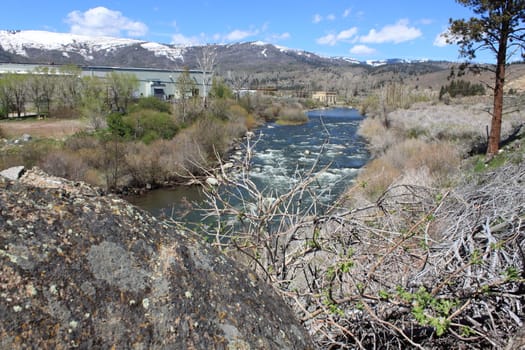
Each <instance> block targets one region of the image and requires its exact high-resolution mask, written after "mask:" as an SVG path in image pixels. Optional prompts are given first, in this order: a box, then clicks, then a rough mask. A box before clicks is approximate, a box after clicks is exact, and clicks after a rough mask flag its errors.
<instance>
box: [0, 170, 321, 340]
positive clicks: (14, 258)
mask: <svg viewBox="0 0 525 350" xmlns="http://www.w3.org/2000/svg"><path fill="white" fill-rule="evenodd" d="M0 269H1V271H0V348H2V349H16V348H41V349H65V348H74V347H78V348H83V349H91V348H103V349H110V348H116V349H309V348H313V346H312V343H311V340H310V338H309V336H308V334H307V333H306V332H305V330H304V329H303V327H302V326H301V324H300V323H299V322H298V321H297V320H296V319H295V317H294V314H293V313H292V312H291V311H290V309H289V308H288V307H287V305H286V304H285V303H284V302H283V301H282V300H281V299H280V298H279V296H278V295H276V294H275V293H274V292H273V291H272V288H271V287H269V286H268V285H265V284H264V283H262V282H261V281H260V280H258V278H257V277H256V275H255V274H253V273H250V272H247V271H244V270H243V269H241V268H239V267H238V266H236V264H235V263H234V262H232V261H231V260H229V259H228V258H226V257H224V256H223V255H221V254H220V253H219V252H217V251H216V250H215V249H213V248H212V247H210V246H209V245H207V244H205V243H203V242H202V240H201V238H200V237H195V236H192V235H191V234H190V233H185V232H177V230H175V229H174V228H173V227H172V226H171V225H170V224H169V223H167V222H162V221H159V220H157V219H155V218H154V217H152V216H150V215H149V214H147V213H145V212H144V211H141V210H139V209H137V208H136V207H134V206H132V205H130V204H128V203H127V202H125V201H124V200H121V199H119V198H118V197H116V196H113V195H105V194H103V193H102V191H100V190H97V189H95V188H92V187H90V186H87V185H85V184H83V183H73V182H69V181H66V180H64V179H60V178H53V177H50V176H48V175H46V174H44V173H43V172H41V171H39V170H38V169H32V170H30V171H28V172H26V173H25V174H24V175H23V176H22V177H21V178H20V180H18V181H11V180H8V179H5V178H0Z"/></svg>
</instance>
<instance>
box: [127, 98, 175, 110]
mask: <svg viewBox="0 0 525 350" xmlns="http://www.w3.org/2000/svg"><path fill="white" fill-rule="evenodd" d="M141 109H151V110H154V111H157V112H163V113H171V104H170V103H169V102H167V101H162V100H160V99H158V98H157V97H154V96H150V97H141V98H139V99H138V100H137V103H136V104H135V105H133V106H132V107H131V108H130V110H129V112H130V113H134V112H137V111H138V110H141Z"/></svg>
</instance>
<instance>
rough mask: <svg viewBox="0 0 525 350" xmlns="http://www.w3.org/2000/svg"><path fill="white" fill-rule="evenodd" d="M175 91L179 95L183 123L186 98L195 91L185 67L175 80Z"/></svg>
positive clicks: (193, 83) (192, 81)
mask: <svg viewBox="0 0 525 350" xmlns="http://www.w3.org/2000/svg"><path fill="white" fill-rule="evenodd" d="M176 89H177V93H178V95H179V106H180V110H181V117H182V122H183V123H184V122H186V114H187V101H188V97H191V96H192V95H193V91H194V90H195V81H194V80H193V79H192V78H191V76H190V71H189V70H188V68H187V67H186V68H184V71H183V72H182V73H181V75H179V77H178V78H177V83H176Z"/></svg>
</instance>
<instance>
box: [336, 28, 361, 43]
mask: <svg viewBox="0 0 525 350" xmlns="http://www.w3.org/2000/svg"><path fill="white" fill-rule="evenodd" d="M356 34H357V27H352V28H350V29H347V30H343V31H341V32H340V33H339V34H337V39H338V40H350V39H351V38H352V37H354V36H355V35H356Z"/></svg>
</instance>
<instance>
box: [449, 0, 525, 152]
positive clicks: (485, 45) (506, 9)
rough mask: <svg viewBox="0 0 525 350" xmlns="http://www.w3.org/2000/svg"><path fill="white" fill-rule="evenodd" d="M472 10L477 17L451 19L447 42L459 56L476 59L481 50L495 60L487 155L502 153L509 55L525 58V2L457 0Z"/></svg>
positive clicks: (523, 0) (516, 0)
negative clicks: (487, 51)
mask: <svg viewBox="0 0 525 350" xmlns="http://www.w3.org/2000/svg"><path fill="white" fill-rule="evenodd" d="M456 1H457V2H458V3H459V4H461V5H463V6H465V7H469V8H471V9H472V11H473V12H474V14H475V16H474V17H472V18H470V19H468V20H465V19H450V27H449V34H448V41H449V42H450V43H456V44H458V45H459V47H460V54H461V55H462V56H463V57H466V58H467V59H474V58H475V57H476V53H477V52H479V51H481V50H489V51H491V52H492V53H494V55H495V57H496V69H495V72H494V73H495V82H494V105H493V110H492V121H491V128H490V134H489V142H488V147H487V156H488V157H492V156H494V155H495V154H497V152H498V150H499V143H500V139H501V121H502V114H503V87H504V84H505V68H506V65H507V63H508V59H509V58H510V56H512V55H513V54H515V53H516V52H518V51H520V52H521V55H522V57H524V58H525V47H524V42H525V0H456Z"/></svg>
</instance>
